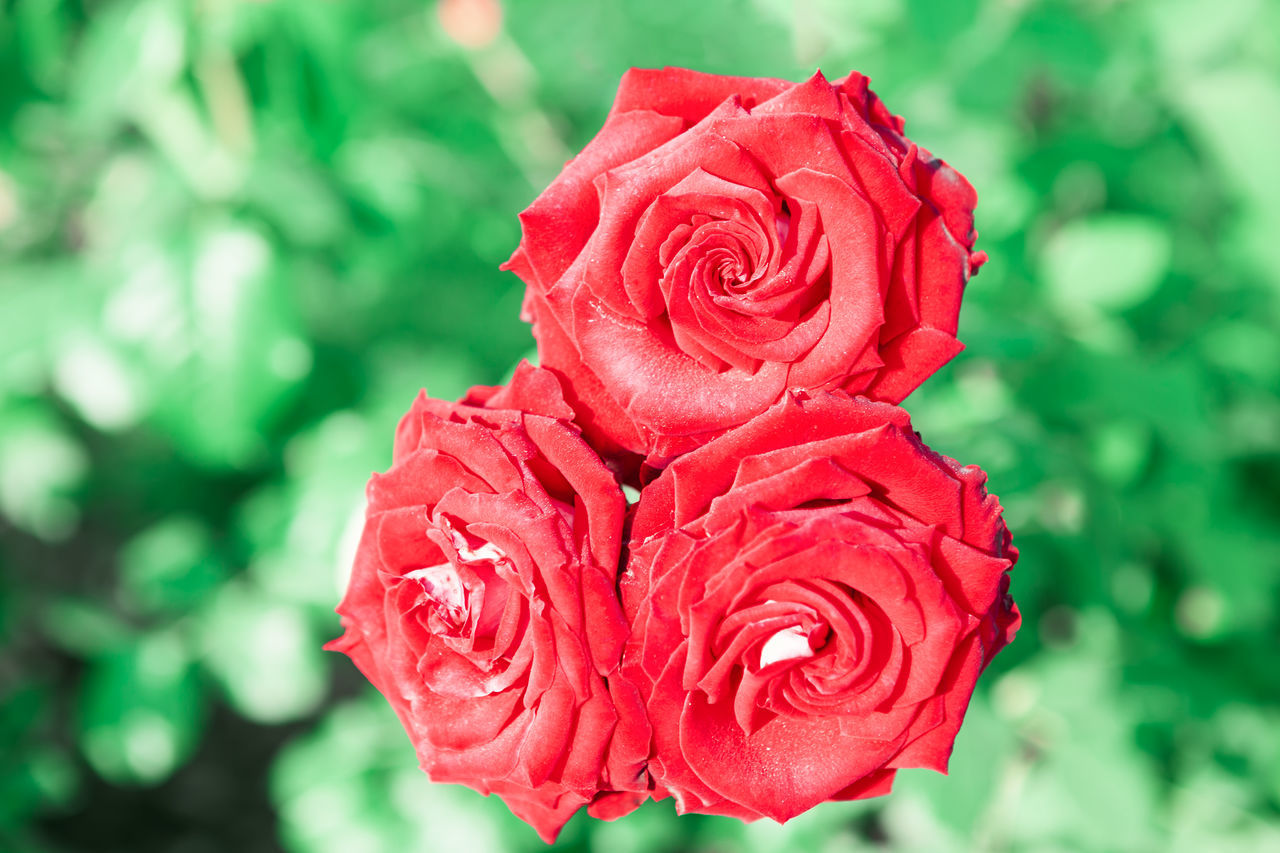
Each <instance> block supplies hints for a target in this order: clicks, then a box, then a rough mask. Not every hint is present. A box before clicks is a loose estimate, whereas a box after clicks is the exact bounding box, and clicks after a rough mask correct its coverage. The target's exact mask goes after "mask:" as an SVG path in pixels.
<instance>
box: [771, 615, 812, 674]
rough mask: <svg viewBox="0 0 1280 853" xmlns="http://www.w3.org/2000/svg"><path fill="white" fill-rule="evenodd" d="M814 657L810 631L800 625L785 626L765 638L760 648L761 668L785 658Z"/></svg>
mask: <svg viewBox="0 0 1280 853" xmlns="http://www.w3.org/2000/svg"><path fill="white" fill-rule="evenodd" d="M808 657H813V649H811V648H809V632H808V631H806V630H805V629H804V628H802V627H801V626H799V625H792V626H791V627H790V628H783V629H782V630H781V631H779V632H778V633H776V634H774V635H773V636H772V637H770V638H769V639H767V640H765V643H764V647H763V648H762V649H760V668H761V669H764V668H765V667H766V666H769V665H770V664H774V663H777V662H778V661H784V660H796V659H797V658H808Z"/></svg>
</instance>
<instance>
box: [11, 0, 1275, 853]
mask: <svg viewBox="0 0 1280 853" xmlns="http://www.w3.org/2000/svg"><path fill="white" fill-rule="evenodd" d="M494 8H495V7H494V5H493V4H492V2H488V3H486V2H479V1H478V0H473V2H453V3H450V4H448V6H447V8H446V9H443V10H442V9H439V8H437V6H436V5H434V4H433V3H431V2H428V0H420V2H410V1H409V0H364V2H337V0H276V2H238V0H109V2H98V0H16V2H15V0H9V2H4V3H3V4H0V561H2V562H0V850H4V851H19V853H27V851H35V853H42V851H51V852H52V851H81V850H84V851H89V850H93V851H98V850H103V851H105V850H111V851H144V853H145V852H146V851H180V853H204V851H231V850H234V851H274V850H285V851H291V853H339V851H341V853H382V851H386V853H398V852H399V851H435V850H441V851H444V850H455V849H467V850H474V851H490V850H529V851H533V850H537V849H540V848H541V847H542V845H541V844H540V842H538V841H537V840H536V838H535V836H534V834H533V833H532V831H530V830H529V829H528V828H526V827H524V826H523V825H522V824H520V823H519V822H518V821H516V820H514V819H513V818H511V817H510V815H509V814H508V813H507V812H506V810H505V809H504V808H503V806H502V805H501V803H499V802H497V801H495V800H491V799H485V798H482V797H480V796H479V795H476V794H474V793H472V792H470V791H468V790H466V789H462V788H457V787H452V786H437V785H432V784H431V783H429V782H428V781H427V780H426V778H425V777H424V776H422V775H421V774H420V773H419V772H418V770H417V769H416V765H415V761H414V757H413V753H412V750H411V749H410V747H409V744H408V742H407V739H406V738H405V736H404V734H403V732H402V731H401V730H400V728H399V726H398V724H397V723H396V720H395V717H394V715H393V714H392V712H391V710H390V709H389V707H388V706H387V705H386V704H385V702H383V701H382V700H381V698H380V697H379V696H377V695H376V694H374V693H372V691H371V690H370V689H369V688H368V687H367V686H366V685H365V684H364V682H363V681H362V680H361V679H360V678H359V676H358V674H356V673H355V671H354V669H353V668H352V667H351V665H350V664H349V663H348V662H347V661H346V659H345V658H341V657H339V656H337V655H330V654H326V653H324V652H322V651H320V645H321V644H322V643H323V642H324V641H325V640H327V639H330V638H332V637H333V636H335V634H336V633H337V632H338V626H337V620H336V617H335V616H334V614H333V612H332V608H333V606H334V604H335V602H336V600H337V597H338V591H339V589H340V586H341V584H342V579H343V574H344V571H345V567H346V562H347V560H348V558H349V554H350V552H351V550H352V548H353V543H354V536H355V535H356V534H357V533H358V530H359V513H360V510H361V501H362V489H363V484H364V481H365V479H366V478H367V476H368V474H369V472H370V471H372V470H375V469H383V468H385V467H386V465H387V464H388V462H389V456H390V445H391V436H392V430H393V427H394V424H395V422H396V419H397V418H398V416H399V415H400V413H401V412H402V411H403V410H404V409H406V408H407V407H408V405H409V403H410V401H411V400H412V398H413V396H414V394H415V392H416V391H417V389H418V388H419V387H423V386H425V387H426V388H427V389H428V390H429V391H430V392H431V393H432V394H433V395H435V396H438V397H445V398H452V397H455V396H457V395H458V394H459V393H460V392H461V391H462V390H463V389H465V388H466V387H467V386H469V385H471V384H473V383H493V382H497V381H500V380H501V379H502V378H503V376H504V374H506V373H507V372H508V371H509V370H510V369H511V366H512V365H513V363H514V362H515V360H516V359H518V358H519V357H520V356H521V355H524V354H526V353H528V352H529V350H530V349H531V346H532V340H531V338H530V336H529V331H528V328H527V327H526V326H525V325H524V324H522V323H521V322H520V321H519V320H518V319H517V314H518V309H519V304H520V297H521V287H520V284H519V282H518V281H517V280H516V279H515V277H514V276H512V275H510V274H506V273H501V272H499V271H498V269H497V265H498V264H499V263H500V262H501V261H502V260H504V259H505V257H506V256H507V254H508V253H509V252H510V250H511V249H512V248H513V247H514V246H515V244H516V242H517V241H518V239H519V228H518V223H517V221H516V213H517V212H518V211H519V210H521V209H522V208H523V207H524V206H525V205H526V204H528V202H529V201H530V200H531V199H532V198H533V196H534V195H535V194H536V193H537V192H538V191H539V190H540V189H541V188H542V187H543V186H544V185H545V184H546V183H547V182H548V181H549V180H550V179H551V178H552V177H553V176H554V175H555V174H556V172H557V171H558V169H559V167H560V165H561V163H562V162H563V161H564V160H565V159H566V158H567V157H568V156H570V155H571V154H572V152H574V151H575V150H577V149H578V148H580V147H581V146H582V145H583V144H584V143H585V142H586V141H587V140H588V139H589V138H590V137H591V135H592V134H593V133H594V132H595V130H596V129H597V128H598V127H599V125H600V123H601V121H602V119H603V116H604V114H605V112H606V111H607V109H608V107H609V103H610V100H611V97H612V94H613V90H614V87H615V85H616V83H617V80H618V77H619V76H620V74H621V73H622V72H623V70H624V69H625V68H627V67H628V66H631V65H639V66H660V65H664V64H671V65H686V66H690V67H694V68H699V69H702V70H708V71H716V72H723V73H733V74H742V75H776V76H782V77H789V78H792V79H802V78H803V77H805V76H807V75H809V74H810V73H812V71H813V69H814V68H815V67H821V68H822V69H823V70H824V71H825V72H826V73H827V74H828V75H829V76H831V77H837V76H841V75H843V74H844V73H845V72H847V71H848V70H849V69H851V68H856V69H858V70H861V71H863V72H865V73H868V74H870V75H871V77H872V79H873V85H874V86H875V88H876V90H877V91H878V92H879V93H880V94H881V96H882V97H883V98H884V99H885V101H886V102H887V103H888V105H889V106H890V108H891V109H893V110H894V111H895V112H898V113H900V114H902V115H905V116H906V118H907V130H908V133H909V134H910V135H911V137H912V138H913V139H916V140H917V141H919V142H921V143H922V144H923V145H925V146H926V147H928V148H930V149H932V150H933V151H935V152H937V153H939V154H940V155H942V156H944V157H945V158H946V159H948V160H949V161H950V162H951V163H953V164H954V165H955V166H956V167H957V168H958V169H960V170H961V171H962V172H963V173H964V174H966V175H967V176H968V177H969V178H970V180H971V181H972V183H973V184H974V185H975V186H976V187H977V188H978V191H979V195H980V206H979V210H978V226H979V230H980V232H981V236H980V239H979V247H980V248H983V249H985V250H986V251H987V252H988V253H990V255H991V261H990V263H988V264H987V266H986V267H985V268H983V270H982V272H981V274H980V275H979V276H978V277H977V278H976V279H974V281H973V282H972V284H971V285H970V289H969V292H968V294H967V299H966V302H965V307H964V311H963V313H962V316H961V337H962V338H963V340H964V341H965V342H966V343H967V344H968V350H967V351H966V352H965V353H964V354H962V355H961V356H960V357H958V358H957V359H956V360H955V361H954V362H953V363H952V364H950V365H949V366H947V367H946V368H945V369H943V370H942V371H941V373H940V374H939V375H937V376H936V377H934V378H933V379H931V380H930V381H929V382H928V383H926V384H925V386H924V387H923V388H921V389H920V390H919V391H918V392H917V393H915V394H914V395H913V396H912V397H911V398H910V400H909V401H908V408H909V409H910V410H911V412H912V414H913V416H914V420H915V425H916V427H917V428H918V429H919V430H920V431H921V432H922V433H923V435H924V437H925V440H926V441H928V442H929V443H930V444H931V445H932V446H933V447H934V448H936V449H937V450H939V451H941V452H944V453H946V454H948V455H950V456H953V457H955V458H957V459H959V460H961V461H963V462H965V463H974V464H978V465H981V466H982V467H984V468H986V469H987V471H989V472H990V483H991V487H992V489H993V491H995V492H996V493H998V494H999V495H1000V496H1001V497H1002V499H1003V502H1004V505H1005V506H1006V507H1007V519H1008V521H1009V524H1010V526H1011V528H1012V529H1013V531H1014V533H1015V541H1016V543H1017V544H1018V545H1019V547H1020V548H1021V551H1022V560H1021V562H1020V563H1019V564H1018V567H1017V569H1016V570H1015V573H1014V582H1013V592H1014V595H1015V597H1016V598H1017V600H1018V602H1019V604H1020V605H1021V607H1022V610H1023V613H1024V614H1025V617H1026V623H1025V625H1024V627H1023V630H1022V633H1021V635H1020V636H1019V638H1018V640H1017V642H1016V643H1014V645H1012V646H1011V647H1010V648H1009V649H1008V650H1007V651H1006V652H1004V653H1003V654H1002V655H1001V657H1000V658H999V659H998V660H997V661H996V662H995V663H994V664H993V665H992V667H991V669H990V670H989V671H988V673H987V675H986V676H985V677H984V679H983V682H982V684H981V685H980V687H979V690H978V693H977V695H976V696H975V699H974V702H973V706H972V708H971V710H970V713H969V718H968V720H967V722H966V725H965V728H964V730H963V731H962V732H961V734H960V737H959V740H958V742H957V745H956V752H955V757H954V760H953V764H952V773H951V776H950V777H949V778H944V777H941V776H938V775H935V774H932V773H929V772H927V771H907V772H904V773H902V774H900V776H899V781H898V785H897V790H896V792H895V793H894V794H893V795H892V796H891V797H889V798H886V799H881V800H876V801H870V802H860V803H842V804H829V805H826V806H823V807H820V808H817V809H815V810H813V811H812V812H810V813H808V814H806V815H804V816H803V817H801V818H798V819H796V820H795V821H793V822H792V823H790V824H788V825H786V826H785V827H778V826H776V825H773V824H769V823H760V824H756V825H751V826H744V825H742V824H740V823H738V822H736V821H732V820H728V819H718V818H701V817H687V818H677V817H676V816H675V815H674V812H673V811H672V808H671V804H670V803H669V802H664V803H658V804H649V805H648V806H646V807H644V808H643V809H641V810H640V811H639V812H638V813H636V814H634V815H632V816H631V817H628V818H626V819H624V820H622V821H619V822H617V823H613V824H604V823H597V822H594V821H591V820H589V819H587V818H586V817H585V816H579V817H578V818H575V819H574V820H573V821H572V822H571V823H570V824H569V825H568V827H567V828H566V830H565V832H564V834H563V836H562V839H561V842H560V845H559V846H562V847H564V848H565V849H573V850H581V851H588V850H590V851H608V853H632V851H641V850H669V849H678V850H690V851H694V850H697V851H729V850H737V849H745V850H753V851H772V850H785V849H798V850H806V851H813V853H819V851H822V853H825V851H873V850H896V851H929V853H935V852H936V851H943V853H945V851H963V850H992V851H996V850H1000V851H1020V850H1028V851H1116V850H1119V851H1207V850H1212V851H1242V853H1256V851H1262V850H1278V849H1280V704H1278V703H1280V663H1277V653H1278V652H1280V571H1278V569H1280V536H1278V535H1277V532H1278V531H1280V395H1278V394H1277V389H1278V387H1280V237H1278V236H1277V235H1280V156H1278V154H1280V149H1277V144H1278V143H1277V140H1280V41H1277V39H1276V38H1275V34H1276V33H1277V32H1280V4H1277V3H1274V2H1270V0H1217V2H1209V0H1205V2H1198V1H1197V0H909V2H895V0H859V2H845V0H806V1H805V2H802V0H795V1H794V2H786V0H739V1H738V2H731V0H699V2H696V3H693V2H691V3H676V2H663V0H625V2H623V0H583V2H567V0H536V2H535V0H508V2H507V3H506V4H505V8H504V9H503V13H504V14H503V16H502V23H501V31H500V32H497V33H496V35H495V32H494V30H493V26H492V25H493V24H494V19H493V17H492V16H493V11H494Z"/></svg>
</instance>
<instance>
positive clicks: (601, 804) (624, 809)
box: [587, 791, 649, 820]
mask: <svg viewBox="0 0 1280 853" xmlns="http://www.w3.org/2000/svg"><path fill="white" fill-rule="evenodd" d="M647 799H649V795H648V793H647V792H643V791H606V792H604V793H601V794H597V795H596V797H595V799H593V800H592V801H591V802H590V803H588V804H587V814H589V815H591V816H592V817H593V818H595V819H596V820H617V819H618V818H622V817H626V816H627V815H629V814H631V813H632V812H633V811H635V810H636V809H638V808H640V806H642V805H644V801H645V800H647Z"/></svg>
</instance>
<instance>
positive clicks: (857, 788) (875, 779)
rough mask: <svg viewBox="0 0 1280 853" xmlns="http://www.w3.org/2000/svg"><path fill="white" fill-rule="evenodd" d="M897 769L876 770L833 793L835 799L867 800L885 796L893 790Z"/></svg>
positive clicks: (832, 796)
mask: <svg viewBox="0 0 1280 853" xmlns="http://www.w3.org/2000/svg"><path fill="white" fill-rule="evenodd" d="M896 775H897V771H896V770H876V771H874V772H872V773H868V774H867V775H866V776H863V777H862V778H861V779H859V780H858V781H857V782H854V783H853V784H852V785H850V786H849V787H847V788H843V789H841V790H839V791H836V792H835V793H834V794H832V795H831V799H833V800H865V799H869V798H871V797H885V796H888V795H889V793H890V792H892V791H893V777H894V776H896Z"/></svg>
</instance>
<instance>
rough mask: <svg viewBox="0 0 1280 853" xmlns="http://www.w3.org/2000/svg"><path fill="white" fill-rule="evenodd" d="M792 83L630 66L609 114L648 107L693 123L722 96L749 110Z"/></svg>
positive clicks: (702, 116)
mask: <svg viewBox="0 0 1280 853" xmlns="http://www.w3.org/2000/svg"><path fill="white" fill-rule="evenodd" d="M793 86H795V84H794V83H792V82H790V81H789V80H776V79H772V78H769V77H730V76H722V75H719V74H704V73H702V72H700V71H690V70H689V69H687V68H671V67H667V68H632V69H630V70H629V71H627V72H626V73H625V74H623V75H622V82H621V83H619V84H618V94H617V95H616V96H615V97H614V101H613V109H612V111H611V112H610V115H617V114H619V113H627V112H629V111H631V110H652V111H654V112H657V113H661V114H663V115H667V116H676V117H678V118H680V119H681V120H683V121H684V122H685V123H686V124H687V125H694V124H697V123H698V122H700V121H702V119H704V118H706V117H707V115H708V114H710V113H711V112H712V111H713V110H714V109H715V108H716V107H718V106H719V105H720V104H721V103H722V102H723V101H724V100H725V99H726V98H732V97H734V96H737V97H738V98H739V99H740V100H741V101H742V105H743V106H744V107H746V108H747V109H751V108H752V107H754V106H755V105H756V104H759V103H762V102H764V101H767V100H768V99H770V98H773V97H775V96H777V95H779V94H781V93H783V92H785V91H787V90H788V89H790V88H792V87H793Z"/></svg>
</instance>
